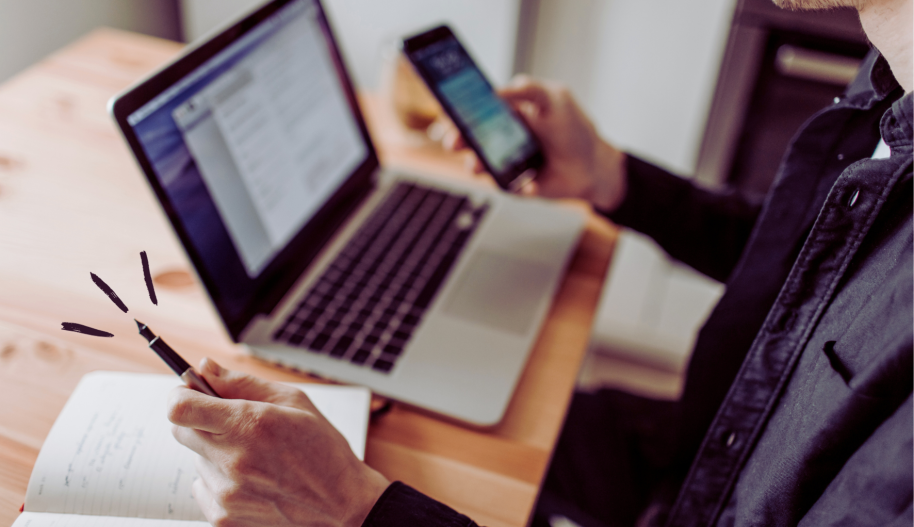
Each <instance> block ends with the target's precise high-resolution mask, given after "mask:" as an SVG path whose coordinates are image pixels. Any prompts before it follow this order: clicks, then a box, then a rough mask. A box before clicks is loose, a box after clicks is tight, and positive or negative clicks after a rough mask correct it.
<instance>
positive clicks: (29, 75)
mask: <svg viewBox="0 0 914 527" xmlns="http://www.w3.org/2000/svg"><path fill="white" fill-rule="evenodd" d="M179 50H180V46H179V45H178V44H175V43H173V42H167V41H163V40H157V39H153V38H149V37H143V36H139V35H134V34H129V33H123V32H119V31H114V30H107V29H103V30H98V31H96V32H94V33H92V34H90V35H88V36H86V37H85V38H83V39H81V40H79V41H77V42H76V43H74V44H73V45H71V46H69V47H67V48H65V49H63V50H61V51H60V52H58V53H56V54H54V55H52V56H51V57H49V58H47V59H46V60H44V61H42V62H41V63H39V64H37V65H36V66H34V67H33V68H31V69H29V70H27V71H25V72H24V73H22V74H21V75H19V76H17V77H15V78H13V79H12V80H10V81H9V82H7V83H5V84H4V85H2V86H0V225H3V226H4V227H3V229H0V398H2V400H3V401H4V404H2V405H0V524H5V525H9V524H10V523H12V521H13V520H14V519H15V517H16V515H17V514H18V508H19V505H20V504H21V502H22V500H23V497H24V495H25V489H26V484H27V481H28V476H29V473H30V471H31V466H32V464H33V463H34V460H35V457H36V456H37V453H38V450H39V448H40V446H41V443H42V441H43V440H44V438H45V437H46V435H47V433H48V430H49V429H50V427H51V425H52V424H53V422H54V419H55V418H56V416H57V414H58V412H59V411H60V409H61V408H62V406H63V404H64V402H65V401H66V399H67V397H68V395H69V394H70V392H71V391H72V389H73V387H74V386H75V385H76V383H77V382H78V381H79V379H80V377H82V375H84V374H85V373H87V372H89V371H93V370H98V369H109V370H123V371H143V372H161V373H167V372H168V370H167V368H166V367H165V365H164V364H163V363H162V362H161V361H159V360H158V358H156V357H155V356H154V355H152V354H151V353H149V352H148V350H146V348H145V346H143V345H142V342H141V341H140V340H139V339H138V338H136V335H135V333H136V327H135V325H134V324H133V321H132V318H133V317H136V318H139V319H140V320H143V321H144V322H147V323H149V324H150V325H151V326H152V327H155V328H156V330H157V332H160V333H162V334H166V335H168V340H169V342H170V343H171V344H172V345H173V346H174V347H175V348H176V349H179V350H182V353H183V354H185V355H186V356H187V359H188V360H189V361H191V362H196V361H198V360H199V359H201V358H202V357H204V356H212V357H214V358H216V359H217V360H219V361H221V362H223V363H224V364H225V365H226V366H227V367H230V368H236V369H240V370H244V371H248V372H251V373H254V374H256V375H260V376H262V377H265V378H269V379H274V380H287V381H292V380H294V381H301V380H308V377H307V376H303V375H301V374H298V373H295V372H292V371H289V370H283V369H277V368H273V367H271V366H269V365H268V364H265V363H262V362H259V361H256V360H253V359H251V358H250V357H248V356H246V355H244V354H243V353H242V352H241V351H240V350H239V348H238V347H237V346H235V345H234V344H232V343H231V342H230V340H229V339H228V337H227V336H226V334H225V331H224V330H223V328H222V326H221V324H220V322H219V320H218V317H217V316H216V315H215V313H214V311H213V309H212V307H211V306H210V304H209V302H208V300H207V298H206V296H205V293H204V291H203V290H202V288H201V286H200V285H199V283H198V282H197V280H196V278H195V275H194V273H193V272H192V268H191V266H190V263H189V262H188V260H187V258H186V256H185V255H184V253H183V251H182V249H181V247H180V245H179V244H178V243H177V241H176V238H175V237H174V235H173V234H172V232H171V229H170V227H169V226H168V225H167V223H166V221H165V218H164V215H163V214H162V213H161V211H160V210H159V207H158V204H157V203H156V202H155V201H154V199H153V196H152V194H151V192H150V191H149V189H148V188H147V185H146V183H145V181H144V178H143V177H142V175H141V174H140V173H139V170H138V168H137V167H136V165H135V163H134V161H133V159H132V156H131V155H130V153H129V152H128V150H127V148H126V146H125V145H124V143H123V142H122V140H121V139H120V137H119V135H118V134H117V133H116V131H115V128H114V125H113V123H112V121H111V119H110V118H109V117H108V115H107V114H106V110H105V105H106V103H107V101H108V99H109V98H110V97H111V96H112V95H114V94H115V93H117V92H118V91H120V90H123V89H124V88H125V87H127V86H128V85H130V84H131V83H133V82H135V81H137V80H138V79H139V78H141V77H142V76H143V75H145V74H147V73H148V72H150V71H152V70H154V69H155V68H156V67H158V66H160V65H161V64H163V63H164V62H165V61H167V60H168V59H169V58H171V57H173V56H174V55H175V54H176V53H178V52H179ZM362 102H363V105H364V107H365V109H366V116H367V120H368V122H369V126H370V129H371V131H372V136H373V138H374V140H375V142H376V144H377V147H378V150H379V154H380V156H381V159H382V160H383V161H384V162H385V163H387V164H394V165H400V166H405V167H409V168H412V169H415V170H421V171H431V172H435V173H437V174H440V175H441V177H461V178H467V179H468V180H469V179H472V177H473V176H471V175H470V174H469V173H468V172H467V171H466V170H465V169H464V159H463V156H462V155H461V154H453V153H445V152H443V151H441V149H440V148H438V147H437V146H436V145H434V144H432V143H428V142H421V141H420V142H416V141H415V140H414V139H413V138H410V137H408V136H406V135H405V134H403V133H402V132H400V131H399V129H398V128H397V126H396V124H395V123H394V122H392V120H391V115H390V114H389V112H388V111H387V110H386V106H385V105H384V103H383V101H382V100H380V99H379V98H377V97H373V96H370V95H365V96H364V97H363V98H362ZM477 182H479V184H490V183H487V182H485V181H482V180H478V179H477ZM568 206H581V205H580V204H569V205H568ZM615 236H616V231H615V229H614V228H613V227H611V226H610V225H609V224H608V223H606V222H605V221H603V220H600V219H598V218H596V217H592V218H591V220H590V222H589V224H588V228H587V231H586V232H585V233H584V235H583V237H582V239H581V242H580V246H579V247H578V249H577V252H576V254H575V256H574V258H573V261H572V262H571V265H570V267H569V270H568V272H567V275H566V276H565V278H564V280H563V283H562V285H561V288H560V290H559V292H558V294H557V296H556V298H555V302H554V304H553V306H552V309H551V311H550V314H549V317H548V319H547V322H546V324H545V325H544V326H543V328H542V331H541V334H540V336H539V339H538V341H537V343H536V346H535V348H534V350H533V353H532V355H531V358H530V361H529V363H528V365H527V367H526V369H525V371H524V373H523V376H522V378H521V380H520V384H519V386H518V388H517V391H516V393H515V395H514V397H513V399H512V401H511V404H510V406H509V409H508V413H507V415H506V417H505V419H504V420H503V421H502V422H501V423H500V424H499V425H498V426H495V427H493V428H491V429H487V430H475V429H471V428H467V427H464V426H461V425H459V424H455V423H453V422H449V421H447V420H444V419H440V418H438V417H436V416H433V415H430V414H428V413H425V412H422V411H419V410H416V409H413V408H408V407H405V406H399V405H398V406H395V408H394V409H393V411H392V412H390V413H389V414H388V415H386V416H385V417H384V418H383V419H381V420H380V421H379V422H377V423H375V424H373V425H372V426H371V428H370V431H369V440H368V449H367V457H366V459H367V462H368V463H369V464H371V465H372V466H374V467H376V468H378V469H379V470H381V471H382V472H383V473H384V474H385V475H387V476H388V477H390V478H395V479H400V480H402V481H404V482H406V483H408V484H410V485H413V486H415V487H416V488H418V489H419V490H422V491H424V492H427V493H429V494H430V495H431V496H433V497H435V498H437V499H439V500H441V501H443V502H445V503H447V504H449V505H451V506H453V507H455V508H457V509H459V510H461V511H463V512H464V513H466V514H468V515H470V516H471V517H474V518H475V519H477V520H478V521H480V522H481V523H485V524H487V525H492V526H522V525H525V524H526V522H527V518H528V516H529V513H530V510H531V507H532V506H533V504H534V501H535V499H536V495H537V490H538V487H539V485H540V482H541V480H542V477H543V474H544V472H545V470H546V468H547V465H548V462H549V458H550V456H551V452H552V448H553V446H554V444H555V441H556V438H557V435H558V432H559V430H560V427H561V424H562V421H563V419H564V415H565V410H566V406H567V403H568V400H569V397H570V394H571V392H572V390H573V387H574V382H575V378H576V375H577V372H578V368H579V366H580V363H581V359H582V357H583V355H584V352H585V348H586V345H587V340H588V337H589V331H590V325H591V323H592V320H593V313H594V309H595V306H596V303H597V300H598V296H599V292H600V288H601V285H602V281H603V279H604V276H605V273H606V268H607V265H608V262H609V259H610V256H611V251H612V246H613V243H614V241H615ZM140 251H146V252H147V254H148V255H149V262H150V268H151V271H152V275H153V277H154V281H155V283H156V293H157V295H158V301H159V305H158V306H153V305H152V304H151V303H150V302H149V299H148V294H147V292H146V288H145V283H144V281H143V275H142V268H141V265H140V259H139V253H140ZM90 272H93V273H96V274H97V275H99V276H100V277H102V278H103V279H104V280H105V282H107V283H108V284H109V285H110V286H111V287H112V288H113V289H114V290H115V291H116V292H117V293H118V295H119V296H120V297H121V298H122V299H123V300H124V302H125V303H126V304H127V306H128V308H129V309H130V311H129V313H128V314H127V315H124V314H123V313H121V312H120V311H119V310H118V309H117V308H116V307H115V306H114V305H113V304H112V303H111V302H110V301H109V300H108V298H106V297H105V296H104V294H102V293H101V292H100V291H99V290H98V289H97V288H96V287H95V285H94V284H93V283H92V282H91V280H90V279H89V273H90ZM64 321H66V322H77V323H80V324H85V325H88V326H91V327H94V328H98V329H101V330H104V331H108V332H111V333H113V334H114V335H115V336H114V337H113V338H95V337H88V336H86V335H80V334H76V333H71V332H64V331H61V330H60V323H61V322H64Z"/></svg>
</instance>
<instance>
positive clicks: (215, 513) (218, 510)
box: [190, 477, 228, 525]
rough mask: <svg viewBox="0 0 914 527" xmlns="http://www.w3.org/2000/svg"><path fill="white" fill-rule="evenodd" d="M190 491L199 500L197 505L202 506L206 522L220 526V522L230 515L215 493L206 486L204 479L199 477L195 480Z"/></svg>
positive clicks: (201, 509)
mask: <svg viewBox="0 0 914 527" xmlns="http://www.w3.org/2000/svg"><path fill="white" fill-rule="evenodd" d="M190 490H191V493H192V494H193V496H194V499H195V500H197V505H199V506H200V511H202V512H203V516H205V517H206V520H207V521H208V522H209V523H210V524H211V525H219V521H220V520H221V519H222V518H226V517H227V516H228V513H227V512H226V511H225V509H223V508H222V506H221V505H219V503H218V502H217V501H216V498H215V497H214V496H213V493H212V492H210V490H209V487H207V486H206V482H205V481H204V480H203V478H199V477H198V478H197V479H195V480H194V483H193V484H192V485H191V487H190Z"/></svg>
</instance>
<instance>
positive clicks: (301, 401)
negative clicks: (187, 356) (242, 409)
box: [200, 357, 313, 409]
mask: <svg viewBox="0 0 914 527" xmlns="http://www.w3.org/2000/svg"><path fill="white" fill-rule="evenodd" d="M200 373H201V374H202V375H203V378H204V379H206V382H208V383H209V385H210V386H212V387H213V389H214V390H216V393H218V394H219V395H221V396H222V397H223V398H224V399H245V400H248V401H262V402H267V403H274V404H281V405H288V406H294V407H296V408H301V407H302V406H303V405H304V407H305V408H307V409H311V408H313V405H312V404H311V402H310V401H309V400H307V397H303V396H304V394H303V393H302V392H301V390H298V389H297V388H293V387H291V386H287V385H285V384H281V383H278V382H270V381H266V380H263V379H260V378H258V377H254V376H253V375H248V374H247V373H242V372H240V371H232V370H227V369H225V368H223V367H222V366H220V365H219V364H218V363H217V362H216V361H214V360H213V359H210V358H208V357H207V358H204V359H203V360H202V361H201V362H200Z"/></svg>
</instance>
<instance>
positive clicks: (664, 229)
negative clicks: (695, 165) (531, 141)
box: [445, 76, 761, 281]
mask: <svg viewBox="0 0 914 527" xmlns="http://www.w3.org/2000/svg"><path fill="white" fill-rule="evenodd" d="M500 93H501V95H502V96H503V97H504V98H505V99H506V100H507V101H508V102H509V103H511V104H512V105H513V106H514V108H515V109H517V111H518V113H520V115H521V116H522V117H523V118H524V120H525V121H526V122H527V124H528V125H529V126H530V128H531V130H533V132H534V134H536V136H537V138H538V139H539V140H540V142H541V143H542V145H543V150H544V153H545V157H546V165H545V166H544V167H543V168H542V169H541V170H540V172H539V174H538V175H537V179H536V180H534V182H533V183H532V184H530V185H529V186H528V187H526V188H524V189H523V193H524V194H529V195H539V196H543V197H547V198H577V199H583V200H585V201H588V202H589V203H590V204H591V205H592V206H593V208H594V209H595V210H596V211H598V212H601V213H603V214H605V215H607V216H608V217H609V218H610V219H612V220H613V221H615V222H617V223H619V224H621V225H625V226H627V227H631V228H633V229H635V230H638V231H641V232H643V233H645V234H647V235H649V236H651V237H653V238H654V239H655V240H657V242H658V243H660V245H661V246H662V247H663V248H664V249H665V250H666V251H667V252H668V253H669V254H670V255H671V256H673V257H674V258H677V259H679V260H681V261H683V262H685V263H686V264H688V265H690V266H692V267H694V268H695V269H697V270H699V271H701V272H703V273H705V274H707V275H708V276H711V277H712V278H715V279H717V280H721V281H724V280H726V278H727V276H729V274H730V271H732V270H733V267H734V266H735V265H736V262H737V260H738V258H739V255H740V254H741V253H742V250H743V247H744V246H745V244H746V242H747V240H748V238H749V233H750V232H751V231H752V227H753V225H754V224H755V219H756V217H757V216H758V213H759V210H760V209H761V204H760V203H759V202H753V201H751V200H748V199H746V198H744V197H742V196H739V195H737V194H733V193H715V192H710V191H708V190H705V189H701V188H699V187H697V186H695V185H693V184H692V183H691V182H689V181H687V180H685V179H682V178H679V177H677V176H674V175H672V174H670V173H669V172H666V171H664V170H663V169H661V168H658V167H656V166H654V165H651V164H650V163H647V162H645V161H642V160H640V159H638V158H636V157H633V156H629V155H626V154H624V153H623V152H621V151H620V150H618V149H616V148H615V147H613V146H612V145H611V144H610V143H608V142H607V141H605V140H603V139H602V138H601V137H600V136H599V134H598V133H597V130H596V128H595V127H594V125H593V123H592V122H591V121H590V119H588V117H587V116H586V115H585V114H584V112H583V111H582V110H581V109H580V107H579V106H578V104H577V102H575V100H574V97H573V96H572V95H571V93H570V92H569V91H568V89H567V88H565V87H564V86H562V85H560V84H555V83H550V82H541V81H534V80H532V79H530V78H528V77H523V76H521V77H518V78H517V79H515V80H514V81H513V82H512V83H511V84H510V85H509V86H507V87H505V88H504V89H502V90H501V91H500ZM445 144H446V146H451V147H454V148H459V147H460V146H462V141H461V140H460V139H459V132H457V130H456V129H453V130H451V131H450V133H449V134H448V136H447V137H446V138H445ZM477 169H478V170H481V166H480V165H478V164H477Z"/></svg>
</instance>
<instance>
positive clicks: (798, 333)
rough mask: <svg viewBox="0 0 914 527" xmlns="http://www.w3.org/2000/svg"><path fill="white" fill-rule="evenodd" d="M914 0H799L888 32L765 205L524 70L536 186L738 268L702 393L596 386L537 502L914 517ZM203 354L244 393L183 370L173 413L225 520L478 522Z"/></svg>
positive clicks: (819, 521)
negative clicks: (615, 127)
mask: <svg viewBox="0 0 914 527" xmlns="http://www.w3.org/2000/svg"><path fill="white" fill-rule="evenodd" d="M912 2H914V0H859V1H856V0H780V2H779V3H781V4H784V5H783V7H789V8H823V7H832V6H835V5H843V4H848V3H850V4H853V6H854V7H856V8H857V9H858V10H859V12H860V19H861V22H862V24H863V27H864V30H865V31H866V33H867V36H868V37H869V39H870V41H871V42H872V43H873V45H874V46H875V48H876V49H878V50H879V52H880V54H876V53H873V54H871V56H870V57H868V59H867V61H866V63H865V64H864V67H863V69H862V71H861V74H860V76H859V77H858V79H857V80H856V81H855V82H854V83H853V84H852V85H851V86H850V87H849V88H848V92H847V93H846V96H845V97H843V98H842V99H840V100H838V101H837V102H836V103H835V104H834V105H833V106H831V107H829V108H827V109H825V110H823V111H822V112H820V113H819V114H817V115H816V116H814V117H813V118H812V119H811V120H810V121H809V122H808V123H807V124H806V125H805V126H804V128H803V130H802V131H801V132H800V133H799V134H798V135H797V137H796V138H795V140H794V142H793V143H792V145H791V147H790V148H789V149H788V152H787V153H786V155H785V158H784V161H783V164H782V167H781V170H780V173H779V175H778V179H777V181H776V183H775V185H774V187H773V188H772V190H771V191H770V193H769V195H768V197H767V199H766V201H765V203H764V204H763V205H756V204H753V203H750V202H748V201H745V200H742V199H740V198H739V197H738V196H733V195H720V194H714V193H710V192H706V191H703V190H700V189H698V188H696V187H693V186H691V185H690V184H689V183H688V182H686V181H684V180H680V179H678V178H675V177H674V176H671V175H669V174H667V173H665V172H663V171H662V170H660V169H658V168H656V167H653V166H651V165H650V164H648V163H645V162H644V161H641V160H638V159H637V158H634V157H631V156H626V155H625V154H623V153H621V152H619V151H618V150H616V149H615V148H613V147H612V146H611V145H609V144H607V143H606V142H605V141H603V140H601V139H600V138H599V137H598V136H597V134H596V132H595V130H594V128H593V126H592V125H591V124H590V122H589V121H588V120H587V118H586V117H585V116H584V115H583V114H582V113H581V111H580V110H579V109H578V107H577V106H576V104H575V103H574V101H573V100H572V98H571V97H570V95H568V93H567V91H565V90H563V89H561V88H557V87H553V86H550V85H543V84H537V83H534V82H531V81H521V82H520V83H518V84H515V85H514V86H512V87H509V88H508V89H506V90H505V92H504V95H505V96H506V98H507V99H508V100H509V101H511V102H512V103H513V104H515V106H516V107H517V108H518V109H519V110H520V111H521V113H522V114H523V115H524V117H525V118H526V119H527V121H528V122H529V124H530V125H531V128H532V129H533V130H534V132H535V133H536V134H537V135H538V136H539V138H540V139H541V140H542V143H543V145H544V148H545V150H546V155H547V159H548V160H549V164H548V165H547V166H546V167H545V168H544V169H543V170H542V172H541V174H540V175H539V177H538V179H537V181H536V185H535V186H534V187H532V188H531V189H530V192H531V193H536V194H539V195H542V196H547V197H559V196H562V197H578V198H583V199H587V200H589V201H590V202H591V203H592V204H593V207H594V209H595V210H597V211H599V212H602V213H605V214H607V215H608V216H609V217H610V218H612V219H614V220H615V221H618V222H619V223H621V224H625V225H629V226H631V227H634V228H636V229H639V230H641V231H643V232H646V233H647V234H650V235H651V236H653V237H654V238H655V239H657V240H658V241H659V242H660V243H661V245H663V246H664V248H665V249H666V250H667V251H668V252H669V253H670V254H672V255H673V256H675V257H677V258H680V259H682V260H683V261H685V262H686V263H689V264H690V265H692V266H693V267H695V268H696V269H698V270H700V271H702V272H705V273H706V274H709V275H710V276H714V277H716V278H719V279H722V280H726V281H727V292H726V294H725V296H724V297H723V298H722V299H721V302H720V304H719V305H718V306H717V307H716V308H715V311H714V312H713V313H712V315H711V317H710V318H709V320H708V322H707V324H706V325H705V327H704V328H703V330H702V332H701V334H700V336H699V339H698V341H697V343H696V349H695V353H694V357H693V359H692V362H691V364H690V367H689V372H688V377H687V383H686V388H685V391H684V395H683V398H682V400H681V401H680V402H678V403H675V404H672V403H660V402H657V401H648V400H644V399H639V398H636V397H633V396H625V395H621V394H617V393H614V392H602V393H599V394H596V395H592V396H586V395H581V396H578V397H576V400H575V402H574V404H573V405H572V408H571V409H570V411H569V417H568V422H567V423H566V427H565V430H564V431H563V435H562V438H561V440H560V443H559V446H558V450H557V453H556V458H555V460H554V462H553V466H552V467H551V468H550V473H549V476H548V477H547V481H546V483H545V486H544V491H543V497H542V498H541V500H540V503H539V505H538V512H537V518H536V519H535V520H534V521H535V522H544V521H548V520H549V518H551V517H555V516H567V517H569V518H571V519H573V520H574V521H575V522H577V523H579V524H581V525H585V526H589V525H624V524H629V525H631V524H634V523H635V522H636V521H638V522H641V523H643V524H660V523H662V522H666V523H667V524H668V525H707V524H721V525H797V524H799V525H823V524H839V523H840V524H847V525H864V524H874V525H910V524H911V523H912V427H914V425H912V412H914V410H912V368H914V366H912V334H914V329H912V326H914V320H912V317H914V315H912V295H914V283H912V282H914V278H912V256H914V255H912V247H914V241H912V238H914V236H912V193H914V190H912V148H914V147H912V137H914V132H912V125H914V118H912V95H911V90H912V85H914V72H912V70H914V68H912ZM880 134H881V136H882V139H883V140H884V142H885V143H886V145H887V147H888V150H889V151H890V153H891V155H890V157H884V156H883V155H882V151H883V149H879V150H877V148H876V147H877V143H878V142H879V138H880ZM874 151H876V155H874ZM871 157H872V158H873V159H871ZM201 371H202V374H203V375H204V376H205V377H206V379H207V381H209V383H210V384H211V385H212V386H213V387H214V388H215V389H216V391H217V392H219V393H220V394H223V395H224V396H225V399H215V398H210V397H206V396H204V395H202V394H199V393H197V392H193V391H191V390H189V389H186V388H178V389H176V390H175V391H174V392H173V394H172V398H171V402H170V410H169V419H171V420H172V422H173V423H175V425H176V426H175V428H174V434H175V437H177V439H178V440H179V441H180V442H181V443H183V444H185V445H186V446H188V447H189V448H191V449H193V450H194V451H196V452H197V453H198V454H200V458H199V459H198V464H197V468H198V472H199V475H200V478H199V479H198V480H197V481H196V482H195V483H194V494H195V497H196V499H197V502H198V503H199V504H200V507H201V509H202V510H203V512H204V514H205V515H206V517H207V518H208V519H209V520H210V522H211V523H213V525H215V526H216V527H220V526H223V525H232V526H235V525H238V526H243V525H288V526H293V525H296V526H297V525H347V526H357V525H366V526H387V525H431V526H435V525H448V526H450V525H462V526H470V525H474V524H473V523H472V522H471V521H470V520H469V519H468V518H466V517H464V516H462V515H460V514H459V513H457V512H455V511H453V510H451V509H449V508H448V507H446V506H444V505H442V504H440V503H437V502H435V501H434V500H431V499H430V498H427V497H425V496H423V495H421V494H420V493H418V492H416V491H414V490H413V489H411V488H409V487H407V486H406V485H403V484H402V483H392V484H391V483H390V482H388V481H387V480H386V479H385V478H384V477H383V476H382V475H381V474H379V473H377V472H376V471H374V470H372V469H371V468H369V467H367V466H366V465H364V464H363V463H360V462H359V461H358V460H356V458H355V457H354V456H353V455H352V453H351V451H350V450H349V447H348V445H347V444H346V442H345V441H344V440H343V438H342V437H341V436H340V435H339V434H338V433H337V432H336V431H335V430H333V428H332V427H331V426H330V425H329V424H328V423H327V421H326V420H325V419H324V418H323V417H322V416H321V415H320V414H319V413H318V412H317V411H316V410H315V409H314V407H313V406H312V405H311V403H310V401H308V399H307V397H305V396H304V395H303V394H302V393H300V392H298V391H297V390H294V389H291V388H287V387H285V386H282V385H277V384H273V383H268V382H265V381H261V380H259V379H256V378H253V377H250V376H246V375H243V374H240V373H236V372H229V371H226V370H223V369H221V368H220V367H219V366H218V365H216V364H215V363H214V362H212V361H204V363H203V364H202V365H201ZM594 416H597V417H599V419H600V420H599V421H594V420H593V418H594ZM582 423H583V424H582Z"/></svg>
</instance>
